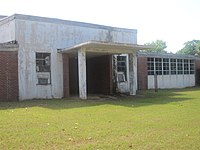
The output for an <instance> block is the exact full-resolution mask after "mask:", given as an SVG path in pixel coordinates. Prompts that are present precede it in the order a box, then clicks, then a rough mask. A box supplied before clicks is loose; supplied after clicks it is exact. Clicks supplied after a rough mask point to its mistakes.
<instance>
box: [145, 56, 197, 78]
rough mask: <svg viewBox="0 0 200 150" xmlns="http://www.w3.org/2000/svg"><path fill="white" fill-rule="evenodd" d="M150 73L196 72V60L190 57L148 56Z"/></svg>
mask: <svg viewBox="0 0 200 150" xmlns="http://www.w3.org/2000/svg"><path fill="white" fill-rule="evenodd" d="M147 65H148V75H154V73H156V74H157V75H169V74H171V75H176V74H178V75H181V74H194V73H195V62H194V60H190V59H174V58H171V59H170V58H152V57H151V58H147Z"/></svg>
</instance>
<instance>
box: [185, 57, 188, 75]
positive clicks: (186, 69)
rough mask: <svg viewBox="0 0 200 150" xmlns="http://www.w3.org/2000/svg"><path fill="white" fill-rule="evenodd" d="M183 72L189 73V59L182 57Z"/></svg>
mask: <svg viewBox="0 0 200 150" xmlns="http://www.w3.org/2000/svg"><path fill="white" fill-rule="evenodd" d="M184 74H189V60H188V59H184Z"/></svg>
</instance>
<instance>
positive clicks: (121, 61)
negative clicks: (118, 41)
mask: <svg viewBox="0 0 200 150" xmlns="http://www.w3.org/2000/svg"><path fill="white" fill-rule="evenodd" d="M126 58H127V57H126V56H117V71H118V72H123V73H124V76H125V79H126V80H127V76H126V70H127V67H126Z"/></svg>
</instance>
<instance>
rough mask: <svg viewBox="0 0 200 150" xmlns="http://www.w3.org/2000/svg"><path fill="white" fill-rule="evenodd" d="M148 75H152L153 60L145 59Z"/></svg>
mask: <svg viewBox="0 0 200 150" xmlns="http://www.w3.org/2000/svg"><path fill="white" fill-rule="evenodd" d="M147 66H148V75H154V58H147Z"/></svg>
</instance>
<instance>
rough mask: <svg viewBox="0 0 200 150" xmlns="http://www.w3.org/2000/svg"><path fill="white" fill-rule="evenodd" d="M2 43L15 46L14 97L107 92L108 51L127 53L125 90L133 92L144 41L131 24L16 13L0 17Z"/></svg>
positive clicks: (83, 95)
mask: <svg viewBox="0 0 200 150" xmlns="http://www.w3.org/2000/svg"><path fill="white" fill-rule="evenodd" d="M0 43H2V44H1V45H9V44H10V45H12V46H13V47H15V48H14V49H12V48H10V49H12V51H14V52H13V53H15V57H16V58H15V59H17V63H15V65H18V66H17V67H16V66H15V68H13V69H14V70H15V72H17V76H16V78H18V82H16V85H15V87H18V88H17V91H18V96H17V97H16V98H15V99H17V100H25V99H40V98H62V97H68V96H69V95H73V94H79V95H80V97H81V98H83V99H85V98H86V96H87V93H98V92H100V93H106V94H110V93H112V91H113V85H112V78H113V72H112V70H111V67H112V56H113V55H114V54H121V53H126V54H128V55H129V56H130V61H129V62H131V67H130V68H129V71H130V72H131V73H132V76H130V79H129V81H130V84H131V88H132V90H129V91H131V92H130V93H131V94H133V95H134V94H135V93H136V89H137V84H136V83H137V82H136V81H137V69H136V67H137V66H136V63H137V58H136V51H137V50H139V49H142V48H143V47H142V46H138V45H137V30H135V29H123V28H115V27H109V26H101V25H95V24H88V23H81V22H73V21H66V20H60V19H52V18H43V17H36V16H27V15H19V14H15V15H12V16H9V17H2V19H1V20H0ZM12 46H11V47H12ZM3 52H5V53H8V55H10V53H11V52H10V51H9V50H7V49H5V46H4V47H3V46H2V48H1V50H0V53H1V54H2V53H3ZM1 54H0V55H1ZM86 60H87V62H86ZM7 61H8V62H9V60H7ZM86 63H87V64H86ZM86 66H87V70H86ZM9 67H11V66H9ZM2 70H3V69H2ZM133 74H134V77H133ZM2 82H3V81H2ZM87 85H88V86H87ZM96 85H97V86H96ZM7 95H9V94H8V93H7ZM7 97H8V96H7ZM3 99H6V98H5V97H3ZM8 99H10V98H8Z"/></svg>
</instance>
